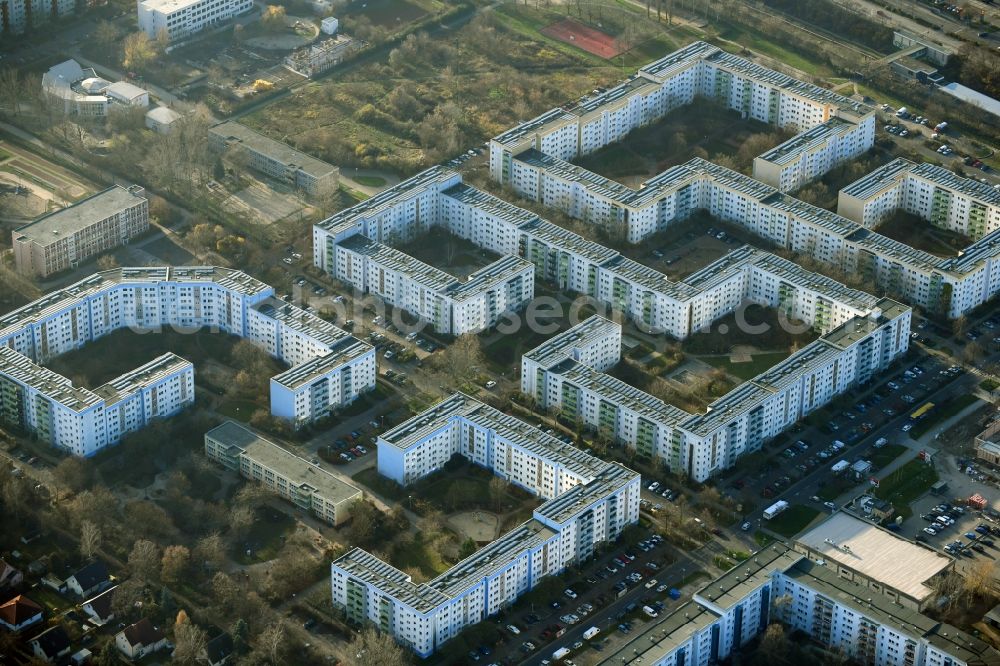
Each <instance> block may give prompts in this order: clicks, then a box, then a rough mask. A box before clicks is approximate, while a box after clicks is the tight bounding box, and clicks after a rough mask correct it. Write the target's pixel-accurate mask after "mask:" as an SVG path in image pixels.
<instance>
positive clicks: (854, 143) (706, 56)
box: [490, 42, 875, 242]
mask: <svg viewBox="0 0 1000 666" xmlns="http://www.w3.org/2000/svg"><path fill="white" fill-rule="evenodd" d="M698 97H701V98H707V99H711V100H714V101H716V102H717V103H720V104H722V105H723V106H725V107H726V108H729V109H733V110H736V111H739V112H740V113H742V114H743V115H744V117H749V118H754V119H756V120H759V121H762V122H766V123H770V124H774V125H778V126H779V127H793V128H797V129H799V130H810V129H812V128H814V127H816V126H818V125H820V126H821V125H823V124H824V123H828V122H829V121H831V120H832V119H834V118H837V119H839V120H841V121H843V122H844V123H845V125H839V124H830V125H829V126H828V129H827V134H826V139H825V140H823V141H819V142H817V143H812V144H808V142H806V143H804V144H803V145H802V146H801V147H800V148H799V149H798V151H799V152H800V153H801V154H800V155H799V156H798V157H797V158H796V160H798V159H799V158H801V159H802V160H803V164H802V165H801V166H800V167H799V171H800V172H801V173H802V174H804V173H807V172H809V173H812V174H813V176H812V177H815V176H816V175H820V174H822V173H823V172H824V170H823V168H824V166H825V167H826V168H830V167H832V166H835V165H836V164H837V163H839V162H841V161H843V160H845V159H850V158H851V157H854V156H856V155H860V154H861V153H863V152H864V151H866V150H868V149H869V148H871V146H872V143H873V141H874V139H875V114H874V109H872V108H871V107H870V106H868V105H865V104H859V103H857V102H854V101H852V100H850V99H848V98H846V97H843V96H841V95H837V94H835V93H832V92H830V91H828V90H825V89H823V88H820V87H818V86H814V85H812V84H808V83H804V82H802V81H798V80H796V79H793V78H791V77H789V76H785V75H784V74H780V73H778V72H775V71H774V70H771V69H767V68H766V67H762V66H760V65H758V64H755V63H753V62H750V61H749V60H746V59H744V58H740V57H738V56H735V55H732V54H730V53H726V52H725V51H723V50H722V49H719V48H718V47H715V46H712V45H710V44H707V43H705V42H695V43H693V44H690V45H688V46H686V47H684V48H682V49H679V50H677V51H675V52H674V53H671V54H669V55H667V56H665V57H663V58H661V59H660V60H657V61H654V62H652V63H650V64H648V65H646V66H645V67H642V68H641V69H639V71H638V72H636V73H635V74H634V75H632V76H631V77H630V78H629V79H628V80H627V81H626V82H624V83H622V84H620V85H618V86H616V87H615V88H612V89H611V90H608V91H605V92H600V93H598V94H596V95H593V96H590V97H584V98H582V99H581V100H580V101H579V102H578V103H577V104H575V105H573V106H570V107H564V108H560V109H553V110H551V111H548V112H546V113H544V114H542V115H541V116H539V117H538V118H535V119H533V120H529V121H527V122H525V123H522V124H521V125H518V126H517V127H514V128H512V129H510V130H507V131H506V132H504V133H502V134H500V135H499V136H497V137H495V138H494V139H493V140H492V141H491V142H490V174H491V175H492V177H493V179H494V180H496V181H498V182H500V183H503V184H507V183H514V187H515V190H517V189H518V188H517V184H516V182H515V181H514V180H513V173H512V168H511V159H512V158H513V157H516V156H517V155H519V154H520V153H523V152H525V151H527V150H532V149H533V150H535V151H537V152H539V153H542V154H545V155H549V156H552V157H554V158H557V159H559V160H571V159H574V158H576V157H579V156H581V155H586V154H588V153H592V152H594V151H596V150H598V149H600V148H602V147H604V146H606V145H608V144H610V143H614V142H616V141H620V140H621V139H622V138H624V137H625V135H627V134H628V133H629V132H631V131H632V130H634V129H636V128H638V127H642V126H643V125H648V124H650V123H652V122H654V121H656V120H658V119H659V118H662V117H663V116H664V115H666V114H667V113H668V112H669V111H671V110H673V109H676V108H678V107H680V106H684V105H686V104H690V103H692V102H694V101H695V99H696V98H698ZM813 138H816V135H814V136H813ZM821 144H826V145H822V146H821ZM789 152H793V151H792V150H791V149H789ZM539 200H540V199H539ZM581 219H588V218H586V217H584V218H581ZM633 242H636V241H633Z"/></svg>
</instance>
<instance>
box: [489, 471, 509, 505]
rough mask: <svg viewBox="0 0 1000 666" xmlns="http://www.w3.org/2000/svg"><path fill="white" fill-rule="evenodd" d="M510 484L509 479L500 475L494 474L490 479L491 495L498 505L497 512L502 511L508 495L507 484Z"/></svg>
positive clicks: (494, 502)
mask: <svg viewBox="0 0 1000 666" xmlns="http://www.w3.org/2000/svg"><path fill="white" fill-rule="evenodd" d="M508 485H510V484H509V482H508V481H507V479H504V478H502V477H499V476H494V477H493V478H492V479H490V497H491V498H492V499H493V504H494V506H495V507H496V512H497V513H500V511H501V510H502V509H503V500H504V497H506V496H507V486H508Z"/></svg>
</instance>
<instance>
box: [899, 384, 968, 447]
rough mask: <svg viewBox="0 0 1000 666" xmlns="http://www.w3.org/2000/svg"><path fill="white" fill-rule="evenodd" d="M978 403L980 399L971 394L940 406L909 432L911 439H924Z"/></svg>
mask: <svg viewBox="0 0 1000 666" xmlns="http://www.w3.org/2000/svg"><path fill="white" fill-rule="evenodd" d="M978 401H979V398H977V397H976V396H974V395H972V394H971V393H966V394H965V395H960V396H958V397H957V398H953V399H952V400H950V401H949V402H947V403H945V404H943V405H938V406H937V408H936V409H933V410H931V413H930V414H928V415H927V416H926V417H925V418H924V420H923V421H921V422H920V423H918V424H917V425H915V426H913V429H912V430H910V432H909V435H910V437H912V438H913V439H917V438H919V437H922V436H923V435H925V434H927V433H928V432H929V431H930V429H931V428H933V427H934V426H936V425H938V424H940V423H943V422H944V421H947V420H948V419H950V418H951V417H953V416H954V415H955V414H958V413H959V412H960V411H962V410H963V409H965V408H966V407H969V406H971V405H974V404H976V402H978Z"/></svg>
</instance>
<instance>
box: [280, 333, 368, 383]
mask: <svg viewBox="0 0 1000 666" xmlns="http://www.w3.org/2000/svg"><path fill="white" fill-rule="evenodd" d="M372 349H373V347H372V346H371V345H370V344H368V343H366V342H362V341H361V340H358V339H357V338H354V337H350V336H348V337H345V338H344V339H342V340H339V341H338V342H336V343H334V347H333V349H331V350H330V353H328V354H324V355H323V356H316V357H314V358H312V359H310V360H308V361H306V362H305V363H300V364H299V365H296V366H293V367H291V368H289V369H288V370H285V371H284V372H281V373H279V374H277V375H275V376H274V377H271V381H272V382H274V383H276V384H280V385H281V386H284V387H286V388H289V389H291V390H293V391H294V390H295V389H297V388H299V387H301V386H304V385H306V384H308V383H309V382H311V381H313V380H314V379H316V378H317V377H322V376H323V375H325V374H327V373H328V372H330V371H332V370H335V369H337V368H339V367H341V366H343V365H346V364H347V363H350V362H351V361H353V360H355V359H358V358H360V357H362V356H364V355H365V354H368V353H369V352H371V351H372Z"/></svg>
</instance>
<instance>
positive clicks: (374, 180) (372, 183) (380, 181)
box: [351, 176, 386, 187]
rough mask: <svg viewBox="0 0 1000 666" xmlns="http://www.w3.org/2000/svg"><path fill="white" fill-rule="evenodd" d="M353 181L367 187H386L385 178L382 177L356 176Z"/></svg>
mask: <svg viewBox="0 0 1000 666" xmlns="http://www.w3.org/2000/svg"><path fill="white" fill-rule="evenodd" d="M351 180H353V181H354V182H356V183H360V184H362V185H364V186H365V187H385V185H386V180H385V178H382V177H381V176H355V177H354V178H352V179H351Z"/></svg>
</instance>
